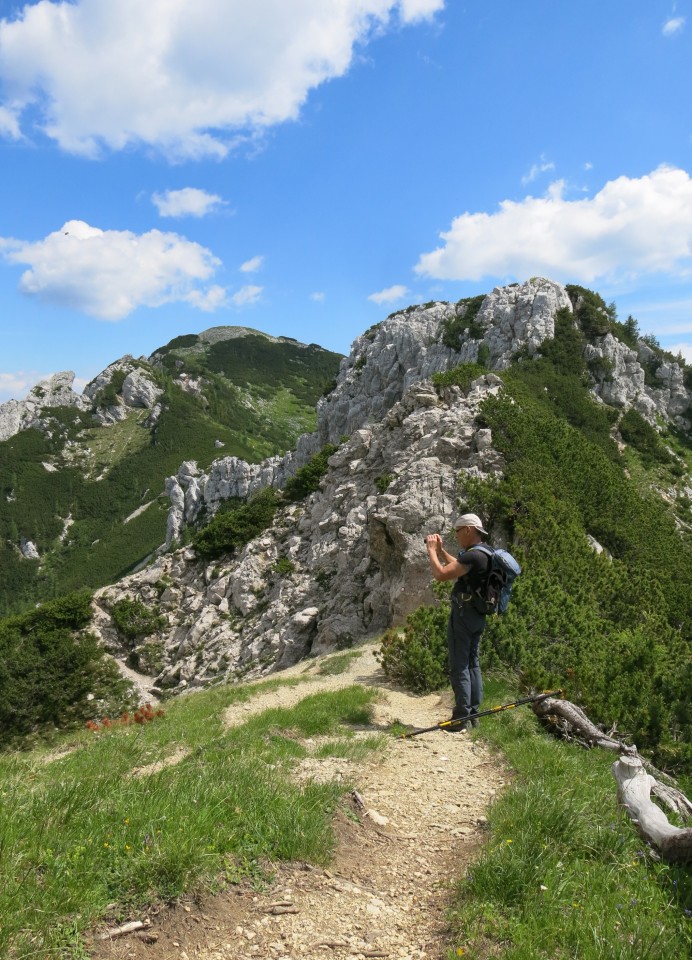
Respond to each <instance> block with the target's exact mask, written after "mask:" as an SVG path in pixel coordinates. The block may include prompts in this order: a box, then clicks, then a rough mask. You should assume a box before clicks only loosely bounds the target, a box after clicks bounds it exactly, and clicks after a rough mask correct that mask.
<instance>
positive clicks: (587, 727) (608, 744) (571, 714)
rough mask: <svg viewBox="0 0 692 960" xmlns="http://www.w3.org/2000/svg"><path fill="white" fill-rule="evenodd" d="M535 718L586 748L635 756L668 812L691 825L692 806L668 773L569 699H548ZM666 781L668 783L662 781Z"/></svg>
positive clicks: (536, 707) (540, 704)
mask: <svg viewBox="0 0 692 960" xmlns="http://www.w3.org/2000/svg"><path fill="white" fill-rule="evenodd" d="M533 711H534V713H535V714H536V716H538V717H540V718H541V719H544V720H549V721H550V722H551V723H552V724H553V725H554V726H555V727H557V729H558V730H559V732H560V734H561V735H563V736H566V737H568V738H570V739H576V740H578V741H579V742H580V743H583V744H584V745H585V746H587V747H602V748H603V749H604V750H611V751H613V752H615V753H618V754H620V755H621V756H628V757H633V758H635V759H637V760H639V761H640V763H642V765H643V766H644V767H645V769H646V770H647V771H648V772H649V773H650V774H652V775H653V776H654V777H655V778H656V779H655V781H654V785H653V786H652V788H651V792H652V793H653V795H654V796H655V797H656V798H657V799H658V800H660V801H661V803H663V804H664V805H665V806H666V807H667V808H668V809H669V810H671V811H672V812H673V813H676V814H678V815H679V816H680V817H682V819H683V821H684V822H685V823H689V822H692V803H690V801H689V800H688V799H687V797H686V796H685V794H684V793H682V791H680V790H678V789H677V787H676V785H675V780H674V779H673V778H672V777H669V776H668V774H667V773H663V772H662V771H661V770H658V769H657V768H656V767H655V766H654V765H653V763H651V761H650V760H647V759H646V757H643V756H642V755H641V754H640V753H639V751H638V750H637V748H636V746H635V745H634V744H630V743H623V742H622V741H621V740H616V739H615V737H613V736H612V731H611V733H603V731H602V730H599V728H598V727H597V726H596V725H595V724H594V723H592V722H591V721H590V720H589V718H588V717H587V716H586V714H585V713H584V711H583V710H582V709H581V708H580V707H577V706H576V705H575V704H574V703H571V702H570V701H569V700H559V699H557V698H555V697H549V698H548V699H547V700H541V701H539V702H538V703H534V704H533ZM662 781H665V782H662Z"/></svg>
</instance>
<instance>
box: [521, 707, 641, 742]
mask: <svg viewBox="0 0 692 960" xmlns="http://www.w3.org/2000/svg"><path fill="white" fill-rule="evenodd" d="M533 712H534V713H535V714H536V716H538V717H544V718H547V717H551V718H552V717H557V718H558V720H559V721H560V720H561V721H562V722H563V724H567V727H568V730H567V731H564V730H563V732H568V733H572V735H576V736H578V737H579V738H580V739H581V740H583V741H584V742H585V743H586V744H587V745H588V746H590V747H603V748H604V749H605V750H614V751H617V753H624V754H627V755H630V754H636V753H637V748H636V747H635V746H631V745H628V744H625V743H622V741H620V740H616V739H615V738H614V737H611V736H609V735H608V734H607V733H603V731H602V730H599V728H598V727H597V726H596V724H595V723H591V721H590V720H589V718H588V717H587V716H586V714H585V713H584V711H583V710H582V709H581V707H578V706H576V705H575V704H574V703H570V701H569V700H558V699H557V698H556V697H548V699H547V700H539V701H538V702H537V703H534V704H533Z"/></svg>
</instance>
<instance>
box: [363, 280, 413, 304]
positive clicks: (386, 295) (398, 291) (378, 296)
mask: <svg viewBox="0 0 692 960" xmlns="http://www.w3.org/2000/svg"><path fill="white" fill-rule="evenodd" d="M407 293H408V287H405V286H403V284H401V283H398V284H396V285H395V286H393V287H387V288H386V290H380V291H379V293H371V294H370V296H369V297H368V300H372V302H373V303H394V301H395V300H401V298H402V297H405V296H406V295H407Z"/></svg>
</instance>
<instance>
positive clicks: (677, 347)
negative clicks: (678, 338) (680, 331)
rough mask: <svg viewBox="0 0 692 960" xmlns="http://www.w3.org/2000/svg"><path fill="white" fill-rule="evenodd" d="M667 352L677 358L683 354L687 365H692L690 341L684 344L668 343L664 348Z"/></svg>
mask: <svg viewBox="0 0 692 960" xmlns="http://www.w3.org/2000/svg"><path fill="white" fill-rule="evenodd" d="M664 349H665V350H668V351H669V353H672V354H674V355H675V356H677V355H678V354H679V353H681V354H682V355H683V357H684V359H685V363H687V364H692V343H690V342H689V341H687V342H685V341H683V342H682V343H667V344H666V345H665V347H664Z"/></svg>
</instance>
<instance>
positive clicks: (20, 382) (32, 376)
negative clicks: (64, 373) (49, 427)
mask: <svg viewBox="0 0 692 960" xmlns="http://www.w3.org/2000/svg"><path fill="white" fill-rule="evenodd" d="M45 378H46V374H45V373H37V372H36V371H35V370H15V371H14V372H13V373H0V403H5V402H6V401H7V400H23V399H24V397H25V396H26V395H27V393H28V392H29V390H31V388H32V387H34V386H36V384H37V383H39V382H40V381H41V380H45Z"/></svg>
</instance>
